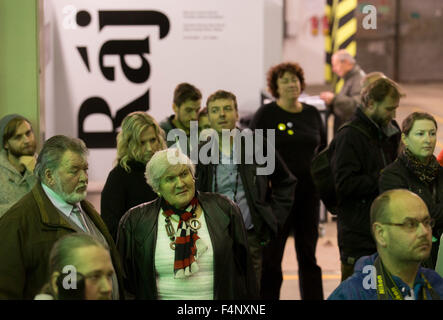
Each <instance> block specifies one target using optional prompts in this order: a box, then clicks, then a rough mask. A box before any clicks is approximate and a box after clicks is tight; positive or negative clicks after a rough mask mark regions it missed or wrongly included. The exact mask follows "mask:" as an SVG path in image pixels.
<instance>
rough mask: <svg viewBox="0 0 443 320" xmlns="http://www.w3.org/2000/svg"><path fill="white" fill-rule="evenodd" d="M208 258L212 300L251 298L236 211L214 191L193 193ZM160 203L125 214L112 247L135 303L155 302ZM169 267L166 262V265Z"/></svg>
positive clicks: (254, 292) (245, 245) (251, 274)
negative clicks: (211, 264) (209, 249)
mask: <svg viewBox="0 0 443 320" xmlns="http://www.w3.org/2000/svg"><path fill="white" fill-rule="evenodd" d="M197 197H198V200H199V203H200V205H201V207H202V209H203V210H204V214H205V219H206V223H207V225H208V231H209V235H210V237H211V241H212V247H213V251H214V252H213V254H214V299H215V300H223V299H251V298H252V299H254V298H257V296H258V292H257V287H256V282H255V278H254V271H253V269H252V263H251V259H250V255H249V250H248V243H247V238H246V231H245V227H244V223H243V220H242V217H241V214H240V211H239V209H238V207H237V206H236V205H235V204H233V202H232V201H230V200H229V199H227V198H226V197H224V196H222V195H218V194H215V193H198V195H197ZM160 202H161V201H160V199H156V200H154V201H151V202H149V203H144V204H141V205H139V206H137V207H135V208H132V209H131V210H129V211H128V212H127V213H126V214H125V215H124V216H123V218H122V220H121V222H120V226H119V231H118V239H117V247H118V250H119V252H120V255H121V257H122V262H123V268H124V270H125V275H126V278H125V288H126V290H127V291H128V292H130V293H132V294H134V295H135V298H136V299H144V300H153V299H157V284H156V276H155V274H156V271H155V261H154V259H155V248H156V241H157V222H158V215H159V212H160ZM171 267H172V264H171Z"/></svg>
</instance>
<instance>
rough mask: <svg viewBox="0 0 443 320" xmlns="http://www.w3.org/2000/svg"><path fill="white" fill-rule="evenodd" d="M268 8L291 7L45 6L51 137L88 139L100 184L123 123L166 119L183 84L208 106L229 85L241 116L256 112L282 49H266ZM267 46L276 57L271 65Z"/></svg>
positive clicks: (216, 3)
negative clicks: (139, 113) (129, 118)
mask: <svg viewBox="0 0 443 320" xmlns="http://www.w3.org/2000/svg"><path fill="white" fill-rule="evenodd" d="M265 3H267V6H268V7H269V3H271V7H272V9H273V11H274V12H275V11H276V9H275V8H277V9H280V10H281V1H275V0H273V1H269V0H268V1H265V0H261V1H260V0H241V1H239V0H223V1H220V0H212V1H210V0H150V1H146V0H132V1H111V0H103V1H99V0H94V1H90V0H48V1H44V16H45V18H44V24H45V27H44V32H45V35H44V37H45V39H46V40H45V50H46V51H47V52H45V55H47V56H48V59H46V60H47V64H46V66H45V120H46V138H49V137H51V136H53V135H55V134H65V135H69V136H76V137H79V138H81V139H83V140H84V141H85V142H86V144H87V146H88V148H89V150H90V157H89V163H90V180H91V181H92V182H101V183H103V182H104V181H105V179H106V177H107V175H108V173H109V171H110V170H111V168H112V167H113V162H114V160H115V156H116V151H115V145H116V135H117V132H118V130H119V127H120V124H121V121H122V120H123V118H124V117H125V116H126V115H127V114H128V113H130V112H132V111H136V110H144V111H147V112H149V113H150V114H151V115H153V116H154V117H155V118H156V119H157V120H158V121H159V122H160V121H161V120H162V119H164V118H165V117H166V116H168V115H170V114H172V113H173V110H172V99H173V91H174V88H175V86H176V85H177V84H178V83H180V82H189V83H191V84H193V85H195V86H196V87H198V88H199V89H200V90H201V91H202V94H203V101H202V102H203V104H205V101H206V98H207V97H208V95H209V94H211V93H212V92H214V91H216V90H218V89H224V90H228V91H232V92H233V93H234V94H236V95H237V99H238V103H239V111H240V115H242V114H245V113H247V112H252V111H254V110H256V109H257V108H258V107H259V104H260V91H261V90H262V89H263V87H264V83H265V77H266V71H267V70H266V69H267V67H269V65H270V64H273V63H278V62H280V61H279V59H280V57H281V50H282V48H281V47H278V46H274V47H273V46H272V43H267V44H265V43H264V41H265V40H264V29H265V21H264V20H265ZM274 16H275V14H274ZM277 17H278V16H277ZM277 19H278V18H277ZM273 23H275V24H276V25H278V27H277V29H276V30H279V29H280V25H281V24H282V22H281V19H280V20H279V21H278V20H277V21H275V22H273ZM266 26H267V28H268V26H269V24H266ZM280 30H281V29H280ZM267 33H268V34H269V30H267ZM275 37H276V38H279V37H282V35H281V33H280V34H276V35H275ZM268 45H271V46H270V47H269V46H268ZM265 50H267V51H272V52H275V53H276V54H267V58H266V59H267V60H268V61H265V58H264V56H265ZM269 57H271V58H269ZM269 59H272V60H273V61H269Z"/></svg>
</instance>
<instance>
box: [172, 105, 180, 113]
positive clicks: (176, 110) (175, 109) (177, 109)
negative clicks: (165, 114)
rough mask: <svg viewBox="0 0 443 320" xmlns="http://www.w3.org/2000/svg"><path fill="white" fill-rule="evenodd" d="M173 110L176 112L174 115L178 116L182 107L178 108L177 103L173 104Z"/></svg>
mask: <svg viewBox="0 0 443 320" xmlns="http://www.w3.org/2000/svg"><path fill="white" fill-rule="evenodd" d="M172 109H173V110H174V113H175V114H178V111H179V109H180V107H179V106H177V105H176V104H175V103H173V104H172Z"/></svg>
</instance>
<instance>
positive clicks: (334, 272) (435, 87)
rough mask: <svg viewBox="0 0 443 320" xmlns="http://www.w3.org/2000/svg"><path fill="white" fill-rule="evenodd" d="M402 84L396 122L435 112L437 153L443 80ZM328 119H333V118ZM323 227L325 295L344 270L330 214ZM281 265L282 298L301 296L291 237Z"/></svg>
mask: <svg viewBox="0 0 443 320" xmlns="http://www.w3.org/2000/svg"><path fill="white" fill-rule="evenodd" d="M401 87H402V89H403V91H404V93H405V94H406V97H404V98H402V99H401V101H400V107H399V108H398V109H397V110H398V111H397V118H396V120H397V122H398V123H399V125H400V127H401V123H402V121H403V120H404V119H405V118H406V117H407V116H408V115H409V114H410V113H412V112H415V111H420V112H428V113H430V114H432V115H433V116H434V117H435V119H436V120H437V123H438V125H439V127H440V130H438V131H437V145H436V148H435V153H434V154H435V155H436V156H437V155H438V153H439V152H440V151H441V150H442V149H443V83H429V84H401ZM325 88H326V87H325V86H315V87H313V86H311V87H308V88H307V90H306V91H307V92H308V93H309V94H310V95H316V94H318V93H319V92H320V91H322V90H324V89H325ZM329 120H330V121H331V120H332V118H331V119H329ZM329 136H331V135H329ZM321 228H323V229H324V231H325V235H324V236H323V237H321V238H319V240H318V244H317V253H316V256H317V262H318V264H319V266H320V267H321V268H322V272H323V291H324V296H325V299H326V298H327V297H328V296H329V295H330V294H331V293H332V291H333V290H334V289H335V288H336V287H337V286H338V284H339V283H340V278H341V273H340V260H339V251H338V247H337V226H336V223H335V222H334V221H332V219H331V216H330V215H329V218H328V222H327V223H325V224H322V225H321ZM282 268H283V285H282V289H281V293H280V298H281V299H282V300H298V299H300V291H299V287H298V267H297V258H296V256H295V249H294V239H293V238H292V237H290V238H289V239H288V242H287V243H286V248H285V255H284V257H283V262H282Z"/></svg>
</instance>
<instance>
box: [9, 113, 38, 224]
mask: <svg viewBox="0 0 443 320" xmlns="http://www.w3.org/2000/svg"><path fill="white" fill-rule="evenodd" d="M35 148H36V143H35V137H34V132H33V131H32V126H31V123H30V122H29V121H28V120H27V119H26V118H24V117H22V116H20V115H18V114H10V115H7V116H4V117H3V118H2V119H1V120H0V217H1V216H2V215H3V214H4V213H5V212H6V211H7V210H8V209H9V208H10V207H11V206H12V205H13V204H14V203H15V202H17V201H18V200H19V199H20V198H21V197H23V196H24V195H25V194H26V193H28V192H29V191H30V190H31V188H32V187H33V186H34V184H35V182H36V179H35V176H34V174H33V173H32V169H29V168H27V166H26V165H25V164H24V161H23V158H24V157H26V156H28V157H31V158H33V157H34V154H35Z"/></svg>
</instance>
